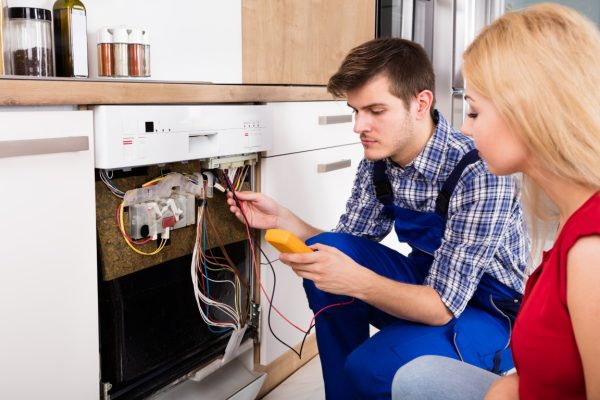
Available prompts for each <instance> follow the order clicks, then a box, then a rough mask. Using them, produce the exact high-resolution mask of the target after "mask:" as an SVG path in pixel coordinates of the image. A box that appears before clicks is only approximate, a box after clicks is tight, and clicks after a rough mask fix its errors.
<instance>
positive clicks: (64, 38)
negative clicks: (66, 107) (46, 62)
mask: <svg viewBox="0 0 600 400" xmlns="http://www.w3.org/2000/svg"><path fill="white" fill-rule="evenodd" d="M52 10H53V15H54V41H55V51H56V76H68V77H87V76H88V58H87V22H86V13H85V6H84V5H83V3H82V2H81V1H79V0H57V1H56V2H55V3H54V6H53V7H52Z"/></svg>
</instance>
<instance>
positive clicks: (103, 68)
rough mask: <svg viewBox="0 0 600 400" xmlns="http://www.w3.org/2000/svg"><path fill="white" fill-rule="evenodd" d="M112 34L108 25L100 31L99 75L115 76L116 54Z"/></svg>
mask: <svg viewBox="0 0 600 400" xmlns="http://www.w3.org/2000/svg"><path fill="white" fill-rule="evenodd" d="M112 41H113V40H112V35H111V33H110V31H109V30H108V27H106V26H105V27H102V28H100V30H99V31H98V76H113V74H114V56H113V47H112Z"/></svg>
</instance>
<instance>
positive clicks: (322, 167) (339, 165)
mask: <svg viewBox="0 0 600 400" xmlns="http://www.w3.org/2000/svg"><path fill="white" fill-rule="evenodd" d="M351 165H352V162H351V161H350V160H340V161H335V162H332V163H327V164H317V172H319V173H320V172H331V171H335V170H338V169H343V168H348V167H349V166H351Z"/></svg>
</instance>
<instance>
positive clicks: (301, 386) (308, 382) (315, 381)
mask: <svg viewBox="0 0 600 400" xmlns="http://www.w3.org/2000/svg"><path fill="white" fill-rule="evenodd" d="M263 400H325V388H324V387H323V375H322V373H321V359H320V358H319V356H318V355H317V356H316V357H315V358H313V359H312V360H310V361H309V362H307V363H306V364H305V365H304V366H303V367H302V368H300V369H299V370H298V371H296V372H294V373H293V374H292V375H290V377H289V378H287V379H286V380H285V381H283V382H282V383H281V384H280V385H279V386H277V387H276V388H275V389H273V390H271V392H269V393H267V395H266V396H265V397H263Z"/></svg>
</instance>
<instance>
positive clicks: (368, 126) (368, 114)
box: [347, 75, 415, 165]
mask: <svg viewBox="0 0 600 400" xmlns="http://www.w3.org/2000/svg"><path fill="white" fill-rule="evenodd" d="M347 98H348V105H349V106H350V107H351V108H352V109H353V110H354V132H356V133H358V134H359V135H360V140H361V143H362V145H363V148H364V151H365V158H366V159H368V160H372V161H375V160H381V159H384V158H386V157H390V158H391V159H392V161H394V162H396V163H397V164H399V165H406V164H408V163H409V162H410V161H412V158H413V157H414V149H413V147H414V145H415V140H414V136H415V128H414V122H415V120H414V116H413V114H412V113H411V112H410V111H409V110H407V109H406V107H405V105H404V102H403V101H402V100H401V99H399V98H398V97H396V96H394V95H392V94H391V93H390V92H389V81H388V78H387V76H385V75H377V76H375V77H374V78H372V79H371V80H370V81H368V82H367V83H366V84H365V85H363V86H362V87H360V88H358V89H355V90H352V91H349V92H348V93H347Z"/></svg>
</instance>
